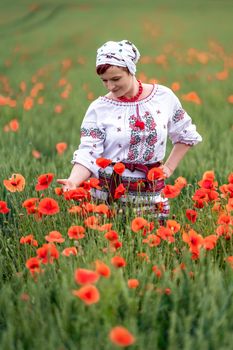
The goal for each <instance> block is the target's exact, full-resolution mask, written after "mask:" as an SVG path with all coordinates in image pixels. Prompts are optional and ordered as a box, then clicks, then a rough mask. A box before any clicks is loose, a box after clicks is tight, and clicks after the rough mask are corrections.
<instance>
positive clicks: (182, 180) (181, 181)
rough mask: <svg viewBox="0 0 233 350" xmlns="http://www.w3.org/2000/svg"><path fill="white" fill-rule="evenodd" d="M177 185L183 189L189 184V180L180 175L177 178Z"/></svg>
mask: <svg viewBox="0 0 233 350" xmlns="http://www.w3.org/2000/svg"><path fill="white" fill-rule="evenodd" d="M175 186H177V187H178V188H179V189H181V190H182V188H184V187H185V186H187V180H186V179H185V178H184V177H182V176H179V177H178V178H177V179H176V180H175Z"/></svg>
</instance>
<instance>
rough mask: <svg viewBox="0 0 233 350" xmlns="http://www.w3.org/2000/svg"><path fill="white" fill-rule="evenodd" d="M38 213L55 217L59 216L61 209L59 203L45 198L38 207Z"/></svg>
mask: <svg viewBox="0 0 233 350" xmlns="http://www.w3.org/2000/svg"><path fill="white" fill-rule="evenodd" d="M38 211H39V213H40V214H42V215H54V214H57V213H58V212H59V211H60V209H59V206H58V203H57V202H56V201H55V200H54V199H52V198H49V197H48V198H44V199H42V200H41V201H40V203H39V205H38Z"/></svg>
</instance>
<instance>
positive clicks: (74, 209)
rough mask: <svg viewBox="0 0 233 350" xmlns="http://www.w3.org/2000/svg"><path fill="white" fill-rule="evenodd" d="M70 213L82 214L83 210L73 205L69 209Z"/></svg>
mask: <svg viewBox="0 0 233 350" xmlns="http://www.w3.org/2000/svg"><path fill="white" fill-rule="evenodd" d="M68 212H69V213H71V214H80V213H81V212H82V208H81V207H80V206H78V205H73V206H72V207H71V208H69V209H68Z"/></svg>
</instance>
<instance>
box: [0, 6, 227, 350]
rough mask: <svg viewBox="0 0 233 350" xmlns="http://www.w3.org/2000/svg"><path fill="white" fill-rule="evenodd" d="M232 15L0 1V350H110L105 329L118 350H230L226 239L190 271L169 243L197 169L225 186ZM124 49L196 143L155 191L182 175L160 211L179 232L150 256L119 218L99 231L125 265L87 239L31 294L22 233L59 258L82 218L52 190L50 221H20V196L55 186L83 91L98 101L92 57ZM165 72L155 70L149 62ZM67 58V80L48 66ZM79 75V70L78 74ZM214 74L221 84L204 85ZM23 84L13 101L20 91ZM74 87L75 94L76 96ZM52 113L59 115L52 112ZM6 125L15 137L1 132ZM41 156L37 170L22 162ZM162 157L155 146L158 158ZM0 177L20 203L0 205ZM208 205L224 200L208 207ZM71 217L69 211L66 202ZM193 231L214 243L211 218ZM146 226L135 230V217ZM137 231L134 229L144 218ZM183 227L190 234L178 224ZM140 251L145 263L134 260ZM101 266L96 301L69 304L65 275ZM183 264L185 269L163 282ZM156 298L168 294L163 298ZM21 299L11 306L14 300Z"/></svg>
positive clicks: (203, 215) (219, 10) (11, 199)
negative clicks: (172, 95)
mask: <svg viewBox="0 0 233 350" xmlns="http://www.w3.org/2000/svg"><path fill="white" fill-rule="evenodd" d="M232 11H233V3H232V2H231V1H227V0H224V1H221V2H220V1H214V0H213V1H205V2H202V1H199V0H198V1H196V2H193V1H182V0H180V1H176V2H173V1H171V0H170V1H168V0H166V1H160V0H158V1H152V0H151V1H149V0H148V1H139V0H135V1H133V0H132V1H130V2H127V3H126V2H125V1H122V0H120V1H117V2H116V1H111V0H109V1H107V0H102V1H101V0H90V1H89V2H81V1H63V2H62V1H53V0H50V1H44V0H41V1H40V2H38V4H37V5H36V3H35V2H31V1H26V0H22V1H20V2H16V1H13V0H12V1H6V0H3V1H2V2H1V4H0V42H1V46H0V96H1V95H3V96H10V97H11V98H12V99H14V100H16V101H17V106H16V107H15V108H11V107H8V106H0V130H1V137H0V193H1V194H0V200H4V201H7V203H8V206H9V208H10V209H11V211H10V213H9V214H7V215H4V214H0V348H1V349H4V350H5V349H6V350H11V349H17V350H18V349H20V350H21V349H22V350H25V349H41V348H44V349H48V350H50V349H51V350H52V349H56V350H63V349H85V350H86V349H98V350H103V349H113V348H117V347H114V345H113V344H112V343H111V342H110V340H109V339H108V334H109V331H110V330H111V328H112V327H114V326H116V325H123V326H125V327H126V328H128V329H129V330H130V331H131V332H132V334H133V335H134V336H135V337H136V342H135V344H134V345H133V346H132V349H138V350H141V349H144V348H147V349H157V348H158V349H169V350H173V349H178V348H180V349H185V350H186V349H192V350H193V349H198V350H200V349H201V350H202V349H203V350H205V349H208V350H212V349H218V350H220V349H221V350H225V349H230V348H231V347H232V345H231V343H232V341H231V338H232V330H233V321H232V312H233V307H232V302H231V300H232V294H233V273H232V269H231V268H230V266H229V265H228V264H227V263H226V261H225V258H226V257H228V256H231V255H233V249H232V248H233V247H232V237H231V238H230V239H229V240H225V238H224V237H220V238H219V240H218V242H217V245H216V247H215V248H214V249H213V250H211V251H209V252H205V251H204V249H202V250H201V255H200V258H199V259H198V260H192V259H191V254H190V252H189V251H188V246H187V244H185V243H184V242H183V241H182V230H183V229H184V228H185V227H186V225H187V224H188V223H189V222H188V220H187V218H186V216H185V211H186V209H187V208H192V207H193V201H192V195H193V194H194V192H195V189H196V188H197V187H198V185H197V182H198V181H199V180H200V179H201V177H202V174H203V173H204V172H205V171H207V170H213V171H214V172H215V175H216V179H217V181H218V182H219V185H222V184H224V183H227V177H228V175H229V173H230V172H232V170H233V169H232V164H233V153H232V141H233V139H232V133H233V129H232V128H233V123H232V105H231V104H230V103H229V102H227V98H228V96H229V95H232V94H233V89H232V67H233V64H232V52H233V42H232V34H233V29H232V18H231V17H232ZM121 39H129V40H131V41H133V42H134V43H135V44H136V46H137V47H138V48H139V50H140V52H141V55H142V57H143V56H150V57H152V58H153V63H148V64H143V63H139V64H138V75H140V74H142V73H144V74H145V75H146V77H147V79H150V78H154V79H158V80H159V82H160V83H161V84H164V85H166V86H169V87H170V86H171V84H172V83H173V82H175V81H178V82H180V84H181V89H180V90H179V91H178V92H177V96H178V97H179V98H180V99H181V101H182V103H183V106H184V108H185V109H186V110H187V111H188V113H189V114H190V115H191V116H192V118H193V121H194V122H195V124H196V125H197V129H198V131H199V132H200V134H201V135H202V136H203V142H202V143H201V144H200V145H198V146H197V147H195V148H194V149H192V150H191V151H190V152H189V153H188V154H187V156H186V157H185V159H184V160H183V161H182V163H181V164H180V166H179V168H178V169H177V170H176V172H175V174H174V175H173V176H172V178H171V179H170V180H169V182H170V183H173V181H174V180H175V178H176V177H178V176H184V177H185V178H186V179H187V181H188V183H189V185H188V186H187V187H186V188H185V189H183V190H182V193H181V195H180V196H179V197H178V198H176V199H173V200H171V218H172V217H175V220H177V221H178V222H179V223H180V224H181V227H182V229H181V231H180V232H179V233H177V234H176V235H177V236H176V241H175V243H172V244H169V243H168V242H166V241H163V242H162V243H161V244H160V245H159V246H158V247H152V248H150V247H149V246H147V245H145V244H143V242H142V240H143V238H144V237H142V235H141V234H140V233H133V232H132V230H131V227H130V225H131V221H132V219H133V218H134V217H135V213H134V212H133V211H132V210H131V208H127V211H126V213H125V215H118V216H116V217H113V218H112V219H108V218H106V217H102V219H101V220H102V221H103V222H110V221H111V222H113V229H114V230H116V231H117V232H118V234H119V237H120V241H121V242H122V243H123V246H122V248H121V249H120V250H119V255H122V256H123V257H124V258H125V259H126V261H127V266H126V267H125V268H122V269H115V268H114V267H112V265H111V263H110V260H111V257H112V256H113V255H114V253H112V252H108V253H104V252H103V248H105V247H107V246H108V243H107V242H106V239H105V238H104V234H103V233H101V232H98V231H97V230H92V229H87V232H86V237H85V238H84V239H83V240H80V241H79V242H78V247H77V248H78V251H79V253H78V256H76V257H72V256H71V257H64V256H60V257H59V259H58V260H57V261H55V262H54V264H52V265H44V266H43V269H44V270H45V271H44V273H42V274H40V275H38V277H37V279H36V281H35V280H34V279H33V278H32V276H30V274H29V272H28V270H27V268H26V266H25V262H26V260H27V259H28V258H30V257H32V256H35V255H36V248H35V247H31V246H29V245H21V244H20V243H19V240H20V237H22V236H26V235H28V234H30V233H33V234H34V236H35V238H36V239H37V240H38V243H39V246H41V245H42V244H44V243H45V239H44V236H45V235H46V234H48V232H50V231H52V230H58V231H60V232H61V233H62V234H63V236H64V237H66V241H65V243H63V244H62V245H61V247H59V248H58V249H59V251H60V252H61V251H62V250H63V248H64V247H67V246H71V245H73V242H72V241H70V240H69V239H68V236H67V231H68V228H69V227H70V226H71V225H83V220H84V218H82V217H80V216H77V215H76V216H72V215H70V214H68V213H67V208H68V207H70V205H71V203H70V202H67V201H64V200H63V199H62V198H58V197H57V196H55V194H54V188H55V187H56V184H55V181H54V182H53V183H52V185H51V188H49V189H48V190H46V191H45V196H46V197H47V196H48V197H53V198H56V200H58V202H59V206H60V212H59V214H56V215H54V216H51V217H45V218H43V220H42V221H36V220H35V218H34V217H33V216H32V215H31V216H29V215H27V214H26V210H25V209H24V208H22V202H23V201H24V200H26V199H27V198H30V197H40V195H41V193H39V194H38V193H37V192H36V191H35V189H34V187H35V184H36V179H37V177H38V176H39V175H40V174H43V173H48V172H52V173H54V174H55V177H56V178H63V177H64V178H65V177H67V176H68V175H69V172H70V169H71V164H70V160H71V158H72V154H73V152H74V150H75V149H76V148H77V146H78V144H79V139H80V133H79V128H80V124H81V121H82V118H83V115H84V113H85V111H86V109H87V107H88V105H89V103H90V101H89V100H88V99H87V92H92V93H93V94H94V96H95V97H98V96H99V95H102V94H104V93H105V90H104V88H103V86H102V84H101V82H100V80H99V78H98V77H97V76H96V74H95V56H96V50H97V48H98V47H99V46H101V45H102V44H103V43H104V42H105V41H107V40H121ZM190 48H194V49H195V50H196V51H198V52H205V53H207V54H208V56H209V61H208V63H206V64H202V63H200V62H199V61H197V60H194V61H193V62H191V63H190V62H189V57H190V56H189V52H190V51H189V50H190ZM164 53H165V54H166V56H167V62H168V64H167V66H166V67H163V66H161V65H159V64H156V63H155V58H156V57H157V56H159V55H161V54H164ZM66 59H70V60H71V62H72V64H71V67H70V68H69V69H67V70H64V68H62V67H63V66H62V62H64V60H66ZM80 62H81V63H80ZM226 66H227V69H228V72H229V77H228V78H227V79H226V80H218V79H216V73H218V72H221V71H223V69H224V68H226ZM35 76H36V77H37V81H38V82H41V83H43V84H44V89H43V90H41V91H40V92H39V94H38V97H43V98H44V103H43V104H41V105H40V104H37V98H36V99H35V105H34V107H33V108H32V109H31V110H29V111H25V110H24V108H23V103H24V100H25V97H27V96H29V94H30V91H31V89H32V87H33V86H34V84H33V82H32V78H33V77H34V78H35ZM61 78H66V80H67V81H68V83H69V84H70V85H71V86H72V90H71V91H70V94H69V98H68V99H62V98H61V96H60V94H61V92H62V91H63V90H64V88H63V87H59V86H58V82H59V80H60V79H61ZM22 81H24V82H25V83H26V91H25V92H22V91H21V90H20V83H21V82H22ZM85 84H87V85H85ZM190 91H196V92H197V93H198V95H199V96H200V98H201V100H202V104H201V105H195V104H193V103H191V102H185V101H183V100H182V95H184V94H186V93H188V92H190ZM59 104H61V105H62V106H63V111H62V113H60V114H57V113H55V112H54V107H55V106H56V105H59ZM15 118H17V119H18V121H19V124H20V128H19V130H18V131H17V132H15V133H14V132H4V131H3V128H4V126H5V125H6V124H8V123H9V122H10V121H11V120H12V119H15ZM62 141H64V142H67V144H68V149H67V151H66V152H65V153H64V154H63V155H62V156H59V155H58V154H57V152H56V148H55V146H56V143H58V142H62ZM34 149H36V150H38V151H39V152H41V159H35V158H33V156H32V150H34ZM170 150H171V144H168V150H167V154H168V153H169V151H170ZM12 173H21V174H22V175H23V176H24V177H25V178H26V187H25V190H24V191H23V192H20V193H10V192H8V191H7V190H6V189H5V187H4V186H3V180H4V179H7V178H9V177H10V176H11V175H12ZM221 200H222V204H223V205H225V204H226V200H224V199H221ZM73 204H75V203H73ZM198 213H199V216H198V220H197V222H196V223H195V224H192V225H191V227H193V228H194V229H195V230H196V231H197V232H198V233H199V234H201V235H203V237H205V236H208V235H211V234H214V233H215V230H216V227H217V219H218V217H217V214H215V213H213V212H212V210H211V205H210V206H208V207H206V208H204V209H199V210H198ZM145 218H146V217H145ZM146 219H147V218H146ZM189 224H190V223H189ZM140 252H144V253H146V254H147V255H148V258H149V261H146V260H143V259H142V258H140V257H139V256H138V255H137V254H138V253H140ZM96 259H101V260H103V261H105V262H106V264H108V265H109V266H110V267H111V272H112V274H111V277H110V279H104V278H101V279H100V280H99V281H98V283H97V288H98V289H99V291H100V295H101V298H100V301H99V302H98V303H97V304H95V305H91V306H85V305H84V304H83V302H82V301H81V300H79V299H77V298H75V297H74V296H73V295H72V290H74V289H78V288H79V287H78V286H77V285H76V283H75V281H74V271H75V270H76V269H77V268H78V267H83V268H89V269H93V268H94V265H93V262H94V261H95V260H96ZM180 263H185V265H186V269H185V270H182V271H180V272H179V273H178V272H177V273H175V274H174V273H173V272H172V271H173V270H174V269H175V268H177V267H178V266H179V264H180ZM154 265H157V266H159V267H160V269H161V270H162V271H163V274H162V277H161V278H160V279H159V278H157V277H156V276H155V274H154V273H153V272H152V266H154ZM129 278H137V279H138V280H139V282H140V285H139V287H138V288H137V289H135V290H133V289H129V288H128V287H127V280H128V279H129ZM166 288H170V290H171V294H166V293H164V291H165V289H166ZM24 293H26V295H28V300H22V295H24Z"/></svg>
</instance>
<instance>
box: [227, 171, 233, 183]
mask: <svg viewBox="0 0 233 350" xmlns="http://www.w3.org/2000/svg"><path fill="white" fill-rule="evenodd" d="M228 182H229V183H230V184H233V173H230V174H229V176H228Z"/></svg>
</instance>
